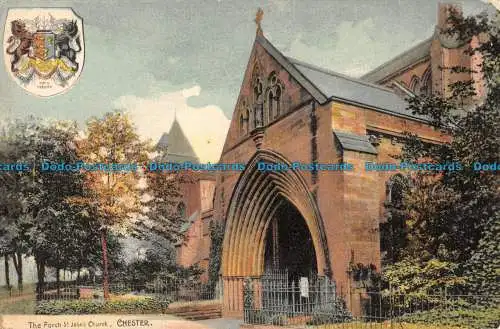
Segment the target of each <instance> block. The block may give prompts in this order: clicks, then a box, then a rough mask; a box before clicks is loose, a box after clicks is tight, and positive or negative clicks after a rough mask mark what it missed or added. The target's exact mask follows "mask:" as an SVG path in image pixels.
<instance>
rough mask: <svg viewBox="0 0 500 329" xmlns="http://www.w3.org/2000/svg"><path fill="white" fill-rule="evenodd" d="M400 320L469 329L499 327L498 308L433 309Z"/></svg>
mask: <svg viewBox="0 0 500 329" xmlns="http://www.w3.org/2000/svg"><path fill="white" fill-rule="evenodd" d="M400 320H401V321H404V322H408V323H428V324H433V325H441V326H458V327H464V326H466V327H467V328H470V329H490V328H491V329H496V328H498V327H499V325H500V307H498V306H497V307H489V308H486V307H468V308H457V309H434V310H430V311H423V312H418V313H413V314H410V315H407V316H403V317H401V318H400Z"/></svg>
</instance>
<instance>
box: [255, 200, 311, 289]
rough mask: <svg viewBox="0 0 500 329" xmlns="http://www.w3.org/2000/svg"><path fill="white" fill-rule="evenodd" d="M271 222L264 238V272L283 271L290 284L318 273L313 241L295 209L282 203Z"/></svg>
mask: <svg viewBox="0 0 500 329" xmlns="http://www.w3.org/2000/svg"><path fill="white" fill-rule="evenodd" d="M274 221H275V222H274V223H273V222H272V223H271V224H270V225H269V229H268V231H267V235H266V251H265V271H266V272H269V271H273V270H286V271H287V272H288V276H289V277H288V279H289V280H290V281H297V279H298V278H300V277H309V276H310V275H311V274H312V273H317V264H316V252H315V250H314V245H313V241H312V237H311V234H310V233H309V229H308V227H307V224H306V222H305V221H304V218H303V217H302V215H301V214H300V213H299V211H298V210H297V209H296V208H295V206H293V205H292V204H291V203H290V202H288V201H287V202H285V203H284V204H283V205H282V206H281V207H280V208H279V209H278V211H277V212H276V213H275V217H274Z"/></svg>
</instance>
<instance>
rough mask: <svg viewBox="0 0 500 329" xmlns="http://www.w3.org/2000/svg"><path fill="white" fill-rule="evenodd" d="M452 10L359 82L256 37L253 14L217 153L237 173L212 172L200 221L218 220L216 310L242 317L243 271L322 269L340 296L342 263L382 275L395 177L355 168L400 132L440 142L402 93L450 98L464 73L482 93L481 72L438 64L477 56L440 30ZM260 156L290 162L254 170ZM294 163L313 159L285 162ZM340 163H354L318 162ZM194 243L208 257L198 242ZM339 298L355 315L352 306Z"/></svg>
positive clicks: (445, 9) (344, 286)
mask: <svg viewBox="0 0 500 329" xmlns="http://www.w3.org/2000/svg"><path fill="white" fill-rule="evenodd" d="M451 10H460V8H458V7H455V6H452V5H448V4H446V5H444V4H443V5H440V6H439V10H438V15H437V16H438V19H437V25H436V29H435V33H434V34H433V35H432V36H431V37H430V38H429V39H427V40H425V41H423V42H421V43H420V44H418V45H416V46H415V47H413V48H411V49H409V50H408V51H406V52H404V53H403V54H401V55H399V56H397V57H395V58H393V59H391V60H390V61H388V62H387V63H385V64H383V65H381V66H380V67H378V68H376V69H374V70H373V71H371V72H369V73H368V74H366V75H364V76H363V77H361V78H360V79H355V78H352V77H348V76H345V75H342V74H339V73H336V72H332V71H330V70H326V69H323V68H320V67H317V66H315V65H312V64H308V63H304V62H302V61H299V60H296V59H294V58H290V57H287V56H285V55H284V54H283V53H282V52H281V51H280V50H279V49H277V48H276V47H275V46H274V45H273V44H272V43H271V42H270V41H269V40H268V39H266V37H265V33H264V32H263V30H262V28H261V18H262V12H261V11H259V13H258V15H257V18H256V22H257V32H256V37H255V41H254V44H253V48H252V49H251V52H250V59H249V62H248V65H247V68H246V70H245V72H244V75H243V82H242V86H241V90H240V93H239V95H238V98H237V102H236V106H235V110H234V112H233V116H232V119H231V123H230V127H229V131H228V134H227V137H226V140H225V143H224V147H223V150H222V154H221V156H220V160H219V161H220V163H245V164H246V168H245V170H244V171H242V172H241V171H220V172H217V174H216V182H215V194H214V198H213V210H210V214H211V215H210V216H206V217H205V219H204V221H205V222H206V223H205V225H206V224H207V223H208V222H209V221H210V220H220V221H223V222H224V223H225V235H224V241H223V252H222V265H221V269H220V274H221V277H222V281H223V291H224V293H223V294H224V300H223V310H224V313H225V314H226V315H241V314H242V308H243V305H242V300H243V299H242V289H243V280H242V279H241V278H245V277H253V278H258V277H261V276H262V275H263V274H264V273H265V272H266V271H268V270H271V269H276V268H278V269H286V270H287V271H288V273H290V275H292V276H294V277H296V278H299V277H302V276H307V275H308V273H311V272H314V273H316V274H317V275H319V276H326V277H328V278H330V279H331V280H333V281H334V282H335V283H336V289H337V293H338V294H339V295H341V296H345V297H346V296H348V295H349V294H350V293H352V292H353V290H354V289H357V288H356V287H355V286H354V284H353V282H352V278H351V276H350V272H349V266H350V264H353V263H354V264H363V265H366V266H371V267H373V268H375V269H376V270H380V268H381V250H380V232H379V226H380V224H381V223H383V222H384V220H385V207H384V202H386V201H387V198H388V193H389V194H390V181H391V176H392V175H394V174H396V172H384V171H367V170H365V163H367V162H374V163H397V160H396V159H394V158H393V157H392V155H394V154H398V153H399V152H400V149H401V143H400V138H401V137H402V136H403V134H404V132H412V133H415V134H417V135H418V136H419V137H420V138H421V140H423V141H425V142H429V143H441V142H443V141H444V140H446V137H445V136H442V135H441V134H440V132H438V131H437V130H435V129H433V127H432V126H431V125H430V123H429V122H428V120H427V119H426V118H425V117H422V116H419V115H414V114H412V113H410V112H409V111H408V110H407V109H406V108H407V102H406V101H405V98H406V97H408V96H412V95H414V94H421V93H424V94H431V93H434V94H439V95H448V94H449V89H448V88H447V86H448V85H449V84H450V83H451V82H453V81H458V80H464V79H474V81H477V83H476V88H477V91H478V94H479V95H481V94H482V93H483V92H484V91H483V90H482V88H483V87H482V85H481V83H480V80H481V79H480V77H478V76H474V75H473V76H471V75H469V74H467V73H460V74H456V73H451V72H450V71H449V70H441V69H440V68H441V67H451V66H453V65H458V64H461V65H464V66H467V67H476V65H478V63H479V62H480V58H476V57H470V56H467V55H464V54H463V50H464V49H465V48H466V47H467V46H469V44H467V43H466V44H462V43H460V42H458V41H457V40H456V39H454V38H451V37H449V36H447V35H445V34H444V33H442V29H443V28H445V27H446V25H447V18H448V17H449V14H450V11H451ZM475 42H477V40H475V39H473V40H471V43H475ZM262 163H265V164H268V165H275V167H279V166H282V167H283V166H288V167H289V168H290V169H289V170H262ZM294 163H301V164H306V165H311V164H312V165H311V166H310V168H296V169H294V168H293V164H294ZM341 163H348V164H351V165H352V166H353V168H352V170H318V168H316V167H317V166H316V165H319V164H341ZM389 196H390V195H389ZM200 223H201V224H200V225H201V226H203V225H202V224H203V221H200ZM200 248H201V249H200V252H201V250H205V252H206V250H208V248H207V243H206V242H205V243H204V244H203V246H201V245H200ZM346 301H347V304H348V307H349V308H350V309H351V310H352V311H353V312H355V311H356V308H357V307H358V306H359V301H353V300H348V299H346ZM356 305H358V306H356Z"/></svg>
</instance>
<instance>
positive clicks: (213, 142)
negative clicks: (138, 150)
mask: <svg viewBox="0 0 500 329" xmlns="http://www.w3.org/2000/svg"><path fill="white" fill-rule="evenodd" d="M200 92H201V88H200V86H193V87H191V88H187V89H182V90H178V91H174V92H164V93H161V94H160V95H159V96H158V97H151V98H142V97H137V96H134V95H127V96H122V97H120V98H118V99H117V100H116V101H115V102H114V105H115V106H117V107H119V108H123V109H125V110H126V111H127V112H128V113H129V114H130V117H131V119H132V120H133V122H134V123H135V125H136V127H137V130H138V133H139V134H140V135H141V136H142V137H143V138H145V139H147V138H151V139H152V140H153V142H154V143H156V142H157V141H158V140H159V139H160V137H161V135H162V134H163V133H165V132H167V133H168V131H169V130H170V127H171V126H172V123H173V120H174V116H176V117H177V120H178V121H179V124H180V125H181V127H182V129H183V131H184V133H185V134H186V137H187V138H188V140H189V141H190V143H191V145H192V147H193V149H194V151H195V153H196V155H197V156H198V158H199V159H200V161H201V162H216V161H218V160H219V157H220V154H221V152H222V147H223V145H224V141H225V138H226V134H227V131H228V129H229V119H228V118H227V117H226V116H225V115H224V113H223V112H222V109H221V108H220V107H218V106H215V105H207V106H204V107H191V106H189V105H188V104H187V100H188V98H189V97H196V96H199V95H200Z"/></svg>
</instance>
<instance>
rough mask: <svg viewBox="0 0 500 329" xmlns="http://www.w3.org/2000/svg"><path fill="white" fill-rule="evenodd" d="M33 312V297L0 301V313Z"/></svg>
mask: <svg viewBox="0 0 500 329" xmlns="http://www.w3.org/2000/svg"><path fill="white" fill-rule="evenodd" d="M34 312H35V301H34V300H33V298H29V299H20V300H15V299H13V300H11V301H8V300H2V301H0V314H34Z"/></svg>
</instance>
